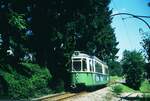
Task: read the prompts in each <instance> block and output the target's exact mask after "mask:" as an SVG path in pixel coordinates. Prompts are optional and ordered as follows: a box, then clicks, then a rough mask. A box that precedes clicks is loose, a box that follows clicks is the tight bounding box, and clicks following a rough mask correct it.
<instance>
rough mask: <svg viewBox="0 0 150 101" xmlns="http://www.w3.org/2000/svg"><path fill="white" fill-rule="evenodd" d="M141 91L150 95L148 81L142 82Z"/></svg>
mask: <svg viewBox="0 0 150 101" xmlns="http://www.w3.org/2000/svg"><path fill="white" fill-rule="evenodd" d="M140 91H141V92H144V93H150V83H149V82H148V80H145V81H144V82H142V84H141V87H140Z"/></svg>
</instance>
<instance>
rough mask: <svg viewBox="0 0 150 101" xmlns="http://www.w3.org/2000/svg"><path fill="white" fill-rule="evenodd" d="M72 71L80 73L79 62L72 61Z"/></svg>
mask: <svg viewBox="0 0 150 101" xmlns="http://www.w3.org/2000/svg"><path fill="white" fill-rule="evenodd" d="M73 71H81V61H73Z"/></svg>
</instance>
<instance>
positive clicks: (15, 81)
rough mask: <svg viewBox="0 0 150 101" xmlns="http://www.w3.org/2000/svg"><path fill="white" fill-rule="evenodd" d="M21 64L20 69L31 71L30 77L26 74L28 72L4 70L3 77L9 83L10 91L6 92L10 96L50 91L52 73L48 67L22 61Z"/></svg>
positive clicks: (15, 96) (32, 94)
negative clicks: (49, 84)
mask: <svg viewBox="0 0 150 101" xmlns="http://www.w3.org/2000/svg"><path fill="white" fill-rule="evenodd" d="M19 66H20V67H18V68H20V70H23V71H26V70H27V71H28V72H31V73H30V77H29V75H26V74H27V73H24V74H22V73H21V72H18V71H16V70H13V71H11V72H6V71H5V72H3V78H4V79H5V81H6V82H7V84H8V92H6V93H7V95H8V97H9V98H13V99H20V98H29V97H35V96H38V95H41V94H43V93H48V92H49V91H50V89H49V88H48V82H49V80H50V79H51V75H50V73H49V71H48V69H47V68H44V67H40V66H39V65H37V64H31V63H22V64H20V65H19ZM1 71H2V70H1Z"/></svg>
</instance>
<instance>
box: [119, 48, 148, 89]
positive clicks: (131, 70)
mask: <svg viewBox="0 0 150 101" xmlns="http://www.w3.org/2000/svg"><path fill="white" fill-rule="evenodd" d="M121 63H122V67H123V74H124V75H125V78H126V83H127V84H128V85H129V86H130V87H132V88H133V89H139V87H140V84H141V79H142V73H143V69H144V64H145V61H144V59H143V56H142V54H141V53H139V52H137V51H127V50H125V51H124V52H123V59H122V60H121Z"/></svg>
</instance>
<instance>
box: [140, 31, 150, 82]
mask: <svg viewBox="0 0 150 101" xmlns="http://www.w3.org/2000/svg"><path fill="white" fill-rule="evenodd" d="M141 44H142V46H143V48H144V53H145V57H146V58H147V60H148V63H147V64H146V68H145V72H146V73H147V78H148V79H150V33H149V32H148V33H143V37H142V42H141Z"/></svg>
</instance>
